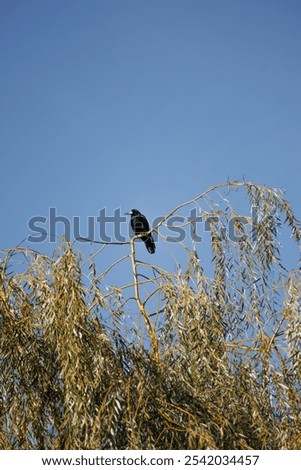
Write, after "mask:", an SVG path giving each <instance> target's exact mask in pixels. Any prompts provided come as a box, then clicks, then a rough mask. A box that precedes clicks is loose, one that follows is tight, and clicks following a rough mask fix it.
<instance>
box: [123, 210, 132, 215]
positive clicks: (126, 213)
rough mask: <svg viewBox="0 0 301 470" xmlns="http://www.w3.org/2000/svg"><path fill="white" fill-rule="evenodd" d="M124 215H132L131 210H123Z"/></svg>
mask: <svg viewBox="0 0 301 470" xmlns="http://www.w3.org/2000/svg"><path fill="white" fill-rule="evenodd" d="M124 215H132V211H129V212H125V213H124Z"/></svg>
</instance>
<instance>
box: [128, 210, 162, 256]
mask: <svg viewBox="0 0 301 470" xmlns="http://www.w3.org/2000/svg"><path fill="white" fill-rule="evenodd" d="M126 214H128V215H130V216H131V227H132V229H133V231H134V233H135V235H140V234H141V233H146V232H148V231H149V230H150V228H149V223H148V221H147V218H146V217H145V215H143V214H141V212H139V211H138V210H137V209H132V210H131V211H129V212H126ZM141 239H142V241H144V243H145V246H146V249H147V251H148V252H149V253H155V250H156V245H155V242H154V239H153V237H152V234H151V233H149V234H147V235H143V236H142V237H141Z"/></svg>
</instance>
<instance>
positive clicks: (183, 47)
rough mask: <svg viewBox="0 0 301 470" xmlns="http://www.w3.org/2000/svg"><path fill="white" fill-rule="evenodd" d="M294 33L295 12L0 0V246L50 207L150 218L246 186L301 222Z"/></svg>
mask: <svg viewBox="0 0 301 470" xmlns="http://www.w3.org/2000/svg"><path fill="white" fill-rule="evenodd" d="M300 25H301V3H300V1H299V0H289V1H284V0H281V1H279V0H252V1H247V0H227V1H225V0H210V1H209V0H206V1H205V0H185V1H184V0H89V1H84V0H43V1H42V0H0V51H1V54H0V57H1V73H0V107H1V115H0V119H1V122H0V128H1V139H0V154H1V176H2V178H1V183H2V184H1V187H2V198H1V205H0V208H1V237H0V239H1V243H0V245H1V247H2V248H3V247H12V246H15V245H16V244H18V243H19V242H20V241H21V240H22V239H24V238H25V237H27V236H28V235H29V234H30V232H29V231H28V229H27V221H28V219H30V218H31V217H33V216H35V215H39V216H46V217H47V216H48V210H49V207H56V208H57V213H58V214H60V215H64V216H66V217H72V216H80V217H81V218H82V219H83V220H84V221H85V220H86V218H87V217H88V216H96V215H97V214H98V210H99V209H100V208H102V207H106V208H107V211H108V213H109V214H111V213H112V211H113V209H115V208H118V207H120V208H121V212H122V213H123V212H125V211H127V210H129V209H131V208H133V207H136V208H138V209H140V210H141V211H142V212H144V213H145V214H146V215H147V216H148V217H149V219H150V220H152V219H153V218H154V217H156V216H157V215H164V214H165V213H167V212H168V211H169V210H171V209H172V208H173V207H174V206H176V205H177V204H179V203H180V202H183V201H185V200H186V199H189V198H191V197H193V196H196V195H197V194H199V193H201V192H202V191H203V190H205V189H206V188H207V187H208V186H210V185H212V184H216V183H222V182H225V181H226V180H227V179H230V180H234V179H238V180H240V179H242V178H243V177H244V178H245V179H246V180H247V181H253V182H255V183H260V184H266V185H270V186H273V187H281V188H284V189H286V197H287V199H288V200H289V201H290V202H291V203H292V204H293V206H294V208H295V211H296V213H297V215H300V173H301V172H300V147H301V86H300V83H301V28H300ZM298 211H299V214H298ZM84 227H85V225H83V229H84ZM83 231H84V230H83ZM84 235H85V234H84V233H83V236H84ZM35 248H37V249H40V250H42V251H43V250H47V247H45V246H39V247H35ZM51 249H53V246H52V247H51Z"/></svg>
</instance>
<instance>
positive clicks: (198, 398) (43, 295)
mask: <svg viewBox="0 0 301 470" xmlns="http://www.w3.org/2000/svg"><path fill="white" fill-rule="evenodd" d="M243 191H245V194H246V195H247V197H248V198H249V202H250V208H253V210H254V208H255V209H256V217H251V215H250V214H251V212H250V213H249V214H248V215H244V216H242V215H241V214H239V212H238V211H235V210H234V208H233V207H232V206H231V205H230V202H229V199H230V197H233V200H237V196H238V194H239V199H238V203H239V201H240V199H241V197H242V196H241V192H243ZM238 205H239V204H238ZM192 207H193V208H194V209H195V214H196V218H198V217H202V220H203V222H204V223H205V225H206V227H207V230H208V234H209V236H210V240H209V242H210V244H211V250H212V275H209V274H206V270H205V269H204V266H203V265H202V260H201V259H199V254H198V253H197V248H198V244H197V243H196V242H195V239H194V237H193V234H194V229H195V225H194V221H193V220H190V219H187V217H186V219H185V221H184V222H183V223H182V227H183V228H185V229H187V237H186V238H185V241H180V242H179V243H178V244H176V246H177V247H178V248H181V250H182V255H181V257H182V258H184V257H185V259H186V265H185V267H183V261H182V258H181V262H180V261H179V259H177V261H176V268H175V269H174V270H173V271H170V270H168V269H166V268H164V267H162V263H161V265H160V258H159V257H157V258H155V256H154V257H152V258H151V262H153V261H154V263H153V264H151V263H149V262H144V261H139V260H138V259H137V256H136V251H137V247H136V243H135V242H136V239H137V237H134V238H133V239H132V240H131V241H130V242H129V243H128V247H129V250H128V254H127V255H126V256H122V257H121V258H118V256H116V260H115V261H114V262H113V264H112V265H110V266H109V267H108V268H106V269H104V270H103V271H102V272H99V266H100V265H102V264H101V260H102V253H103V252H102V250H100V252H97V253H96V254H95V256H92V257H91V259H90V260H89V262H90V266H89V273H88V274H89V275H88V276H86V273H85V271H84V267H86V266H87V260H85V261H83V260H82V259H81V255H80V254H78V253H77V251H76V250H75V248H74V247H73V246H71V245H70V244H69V243H63V244H62V246H61V247H60V249H58V250H57V252H56V253H55V254H54V256H53V257H52V258H49V257H47V256H46V255H43V254H42V253H39V252H36V251H34V250H32V249H30V248H20V247H18V248H14V249H10V250H3V251H2V257H1V268H0V331H1V335H0V392H1V394H0V420H1V422H0V448H2V449H100V448H101V449H207V448H209V449H300V447H301V395H300V391H301V387H300V384H301V311H300V292H301V289H300V287H301V281H300V272H299V271H298V270H297V269H289V270H288V269H287V268H286V267H285V266H284V261H283V259H282V258H283V253H282V251H281V246H280V241H279V240H280V238H281V237H282V239H283V240H282V239H281V241H282V243H283V244H284V247H285V246H286V243H289V241H290V240H289V237H291V238H292V239H293V240H294V242H295V243H296V246H297V247H298V246H299V244H300V228H299V226H298V223H297V221H296V219H295V217H294V214H293V212H292V209H291V208H290V206H289V204H288V203H287V202H286V201H285V199H284V198H283V196H282V194H281V193H280V192H278V191H276V190H275V189H272V188H267V187H262V186H258V185H255V184H251V183H239V182H233V183H227V184H224V185H219V186H215V187H213V188H209V189H208V190H207V191H205V192H204V193H202V194H201V195H199V196H198V197H196V198H194V199H192V200H191V201H188V202H185V203H183V204H181V205H180V206H177V207H176V208H175V209H174V210H173V211H172V212H170V213H169V214H167V215H166V216H165V217H164V218H162V220H161V222H160V223H158V225H157V226H156V227H154V233H157V235H158V237H159V242H160V243H162V245H163V248H162V250H164V247H166V246H167V243H166V244H165V243H164V242H165V241H166V238H167V236H166V231H167V230H168V227H169V223H170V220H171V217H172V216H173V215H175V214H177V213H180V212H181V211H182V212H183V211H184V213H185V214H186V215H188V210H189V209H191V208H192ZM284 224H286V225H287V227H288V228H289V232H288V230H287V231H286V232H285V230H284V232H283V233H284V235H283V234H282V235H281V231H282V230H283V226H284ZM229 227H230V228H231V230H229ZM204 245H205V243H204V244H202V250H203V249H204ZM106 249H107V250H108V249H109V250H115V251H116V253H117V252H118V247H116V246H114V247H113V246H106ZM198 251H199V249H198ZM207 251H208V249H207ZM183 253H184V255H183ZM284 255H285V253H284ZM156 256H157V255H156ZM284 258H285V256H284ZM147 259H149V258H147ZM20 263H21V264H20ZM120 266H121V267H122V269H123V271H124V272H125V273H127V284H126V285H116V284H114V285H112V284H108V283H107V279H108V275H109V273H112V272H113V273H114V269H116V267H120Z"/></svg>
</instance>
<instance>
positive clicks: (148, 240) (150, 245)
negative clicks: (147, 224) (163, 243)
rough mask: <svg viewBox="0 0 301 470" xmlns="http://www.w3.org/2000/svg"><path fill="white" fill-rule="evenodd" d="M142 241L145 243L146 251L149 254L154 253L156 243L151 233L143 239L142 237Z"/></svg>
mask: <svg viewBox="0 0 301 470" xmlns="http://www.w3.org/2000/svg"><path fill="white" fill-rule="evenodd" d="M143 241H144V243H145V246H146V249H147V251H148V252H149V253H151V254H153V253H155V251H156V245H155V242H154V239H153V237H152V235H148V236H147V237H145V239H143Z"/></svg>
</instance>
